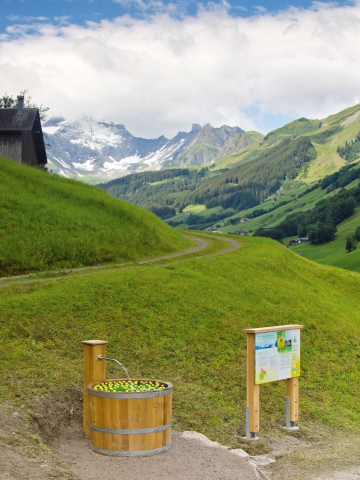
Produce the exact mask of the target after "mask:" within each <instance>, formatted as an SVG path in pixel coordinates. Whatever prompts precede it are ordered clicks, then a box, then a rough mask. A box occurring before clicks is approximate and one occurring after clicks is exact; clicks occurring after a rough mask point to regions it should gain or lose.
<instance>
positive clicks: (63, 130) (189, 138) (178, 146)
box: [43, 118, 243, 182]
mask: <svg viewBox="0 0 360 480" xmlns="http://www.w3.org/2000/svg"><path fill="white" fill-rule="evenodd" d="M43 132H44V133H45V134H46V136H47V139H48V141H49V143H50V145H51V148H48V149H47V154H48V169H49V170H52V171H54V172H55V173H59V174H60V175H63V176H66V177H69V178H74V177H78V178H79V179H82V180H86V181H90V182H100V181H104V180H110V179H113V178H118V177H122V176H125V175H128V174H129V173H134V172H140V171H145V170H161V169H162V168H167V167H169V166H176V165H177V164H178V165H180V164H181V165H191V164H194V165H199V164H200V165H201V164H207V163H211V161H213V159H214V158H215V157H216V155H217V154H218V152H219V151H220V149H221V148H222V147H223V146H224V144H225V143H226V141H227V139H228V138H229V137H230V136H231V135H234V134H241V133H243V130H241V129H240V128H238V127H233V128H232V127H227V126H223V127H221V128H213V127H211V126H210V125H209V124H208V125H205V127H201V126H200V125H197V124H194V125H193V126H192V130H191V131H190V132H188V133H186V132H179V133H178V134H177V135H176V136H175V137H174V138H173V139H171V140H168V139H167V138H165V137H164V136H161V137H159V138H157V139H143V138H137V137H134V136H133V135H131V134H130V133H129V132H128V131H127V130H126V128H125V127H124V125H121V124H119V123H113V122H101V121H97V120H95V119H93V118H83V119H81V120H75V121H67V120H65V119H63V118H52V119H50V120H49V121H47V122H46V123H45V124H44V126H43ZM194 151H196V155H194ZM187 152H189V155H187ZM177 158H179V162H177Z"/></svg>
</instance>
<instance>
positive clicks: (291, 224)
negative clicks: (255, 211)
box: [254, 184, 360, 245]
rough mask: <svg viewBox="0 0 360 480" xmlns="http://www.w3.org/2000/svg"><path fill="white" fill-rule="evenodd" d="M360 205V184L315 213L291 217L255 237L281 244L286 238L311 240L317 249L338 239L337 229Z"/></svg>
mask: <svg viewBox="0 0 360 480" xmlns="http://www.w3.org/2000/svg"><path fill="white" fill-rule="evenodd" d="M357 205H360V184H359V186H358V187H357V188H353V189H351V190H345V189H344V190H342V191H341V192H339V193H337V194H336V195H334V196H332V197H330V198H327V199H323V200H320V201H319V202H318V203H317V204H316V205H315V207H314V208H313V209H312V210H308V211H306V212H297V213H293V214H290V215H288V216H287V217H286V218H285V220H284V221H282V222H281V223H280V224H279V225H277V226H276V227H274V228H272V229H271V230H264V229H259V230H257V231H256V232H255V234H254V235H255V236H262V237H270V238H273V239H274V240H278V241H281V240H282V239H283V238H285V237H291V236H298V237H306V236H307V237H308V238H309V241H310V242H311V243H312V244H313V245H317V244H322V243H326V242H329V241H331V240H333V239H334V238H335V234H336V231H337V228H336V225H338V224H339V223H341V222H342V221H343V220H345V219H346V218H349V217H350V216H351V215H353V214H354V211H355V208H356V206H357Z"/></svg>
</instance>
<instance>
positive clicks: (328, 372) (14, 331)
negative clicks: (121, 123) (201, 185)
mask: <svg viewBox="0 0 360 480" xmlns="http://www.w3.org/2000/svg"><path fill="white" fill-rule="evenodd" d="M210 238H211V242H213V243H214V244H216V243H217V244H218V245H219V247H218V248H220V246H221V244H222V242H223V240H222V236H221V235H219V236H212V237H210ZM238 241H239V242H240V241H241V244H242V247H241V248H240V249H239V250H237V251H235V252H232V253H228V254H226V255H222V256H217V257H211V258H202V259H201V258H199V259H193V260H189V261H187V262H182V263H180V262H179V263H177V262H178V261H177V260H173V261H169V262H167V266H165V267H163V268H159V267H156V266H155V265H142V266H138V267H135V268H134V269H131V270H124V271H118V272H111V273H100V274H97V275H93V276H87V277H81V278H63V279H61V280H57V281H48V282H42V283H31V284H28V285H26V284H24V285H18V286H12V287H5V288H1V289H0V305H1V312H2V314H1V318H0V331H1V345H2V352H3V354H2V355H1V356H0V371H1V372H2V381H1V384H0V394H1V401H4V400H9V401H11V402H13V403H18V404H19V403H20V404H24V405H26V404H29V403H30V402H31V399H32V398H33V397H34V396H36V395H37V394H40V393H43V392H53V393H54V394H55V395H56V392H59V391H60V390H62V389H66V388H68V387H72V386H74V385H81V384H82V369H83V358H82V355H83V351H82V345H81V344H80V342H81V340H89V339H94V338H97V339H103V340H108V341H109V344H108V350H107V353H108V355H109V356H111V357H113V358H117V359H118V360H120V361H121V362H122V363H124V365H125V366H126V367H127V368H128V370H129V372H130V375H131V376H133V377H146V378H157V379H161V380H165V381H170V382H172V383H173V385H174V420H175V428H176V429H179V430H197V431H199V432H201V433H203V434H205V435H207V436H209V437H210V438H211V439H213V440H217V441H219V442H221V443H223V444H231V445H232V446H236V445H239V443H238V435H243V434H244V426H245V406H246V338H245V337H246V335H245V334H244V333H243V329H244V328H247V327H263V326H271V325H282V324H288V323H300V324H303V325H304V329H303V332H302V340H301V342H302V345H301V349H302V353H301V360H302V376H301V379H300V392H301V393H300V409H301V413H300V415H301V417H300V425H301V422H306V421H307V420H309V421H310V420H311V421H313V420H315V421H316V422H323V423H325V424H327V425H330V426H331V427H334V428H351V429H353V430H355V431H358V432H359V425H360V406H359V402H357V400H356V399H357V398H358V397H359V395H360V384H359V375H360V363H359V357H360V343H359V339H360V312H359V308H358V295H359V291H360V275H358V274H357V273H353V272H348V271H345V270H341V269H336V268H331V267H326V266H322V265H317V264H315V263H313V262H310V261H309V260H307V259H304V258H302V257H300V256H298V255H296V254H294V253H292V252H291V251H289V250H288V249H286V248H284V247H283V246H281V245H280V244H278V243H276V242H274V241H272V240H268V239H263V238H242V239H241V240H239V239H238ZM222 248H224V246H222ZM108 377H109V378H115V377H122V373H121V371H120V370H119V369H118V368H117V367H116V366H113V365H108ZM285 391H286V389H285V382H276V383H272V384H267V385H262V386H261V393H260V398H261V408H262V410H261V431H262V432H270V431H271V430H272V429H273V428H274V427H276V428H278V427H280V426H281V425H284V421H285V394H286V393H285Z"/></svg>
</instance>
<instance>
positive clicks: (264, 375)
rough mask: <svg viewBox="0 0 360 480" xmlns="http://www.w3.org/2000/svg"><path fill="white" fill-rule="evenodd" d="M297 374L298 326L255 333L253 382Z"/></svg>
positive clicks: (273, 380)
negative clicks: (290, 328)
mask: <svg viewBox="0 0 360 480" xmlns="http://www.w3.org/2000/svg"><path fill="white" fill-rule="evenodd" d="M299 376H300V329H299V328H296V329H293V330H278V331H272V332H271V331H270V332H261V333H256V334H255V384H257V385H258V384H262V383H268V382H275V381H277V380H285V379H287V378H293V377H299Z"/></svg>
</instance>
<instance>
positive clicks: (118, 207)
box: [0, 158, 186, 275]
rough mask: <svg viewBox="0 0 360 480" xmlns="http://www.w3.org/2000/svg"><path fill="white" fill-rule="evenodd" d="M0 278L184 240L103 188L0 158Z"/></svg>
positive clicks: (176, 245)
mask: <svg viewBox="0 0 360 480" xmlns="http://www.w3.org/2000/svg"><path fill="white" fill-rule="evenodd" d="M0 170H1V175H0V225H1V232H0V274H1V275H8V274H14V273H20V272H28V271H33V270H44V269H49V268H59V267H74V266H81V265H94V264H97V263H101V262H115V261H116V262H119V261H133V260H139V259H141V258H146V257H149V256H154V255H156V254H158V253H163V252H173V251H175V250H177V249H181V248H182V247H184V245H185V244H186V242H185V241H184V239H183V238H182V237H181V236H180V235H179V234H178V232H176V231H174V230H173V229H171V228H170V227H168V226H167V225H166V224H164V223H163V222H162V221H161V220H159V219H158V218H157V217H156V216H155V215H153V214H151V213H150V212H147V211H145V210H142V209H140V208H138V207H135V206H134V205H130V204H128V203H126V202H124V201H122V200H117V199H115V198H113V197H111V196H109V195H107V194H106V193H105V192H103V191H102V190H100V189H98V188H96V187H92V186H90V185H86V184H83V183H80V182H77V181H73V180H67V179H64V178H61V177H59V176H57V175H50V174H48V173H47V172H45V171H41V170H37V169H34V168H30V167H26V166H24V165H19V164H17V163H16V162H13V161H10V160H7V159H5V158H0Z"/></svg>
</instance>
